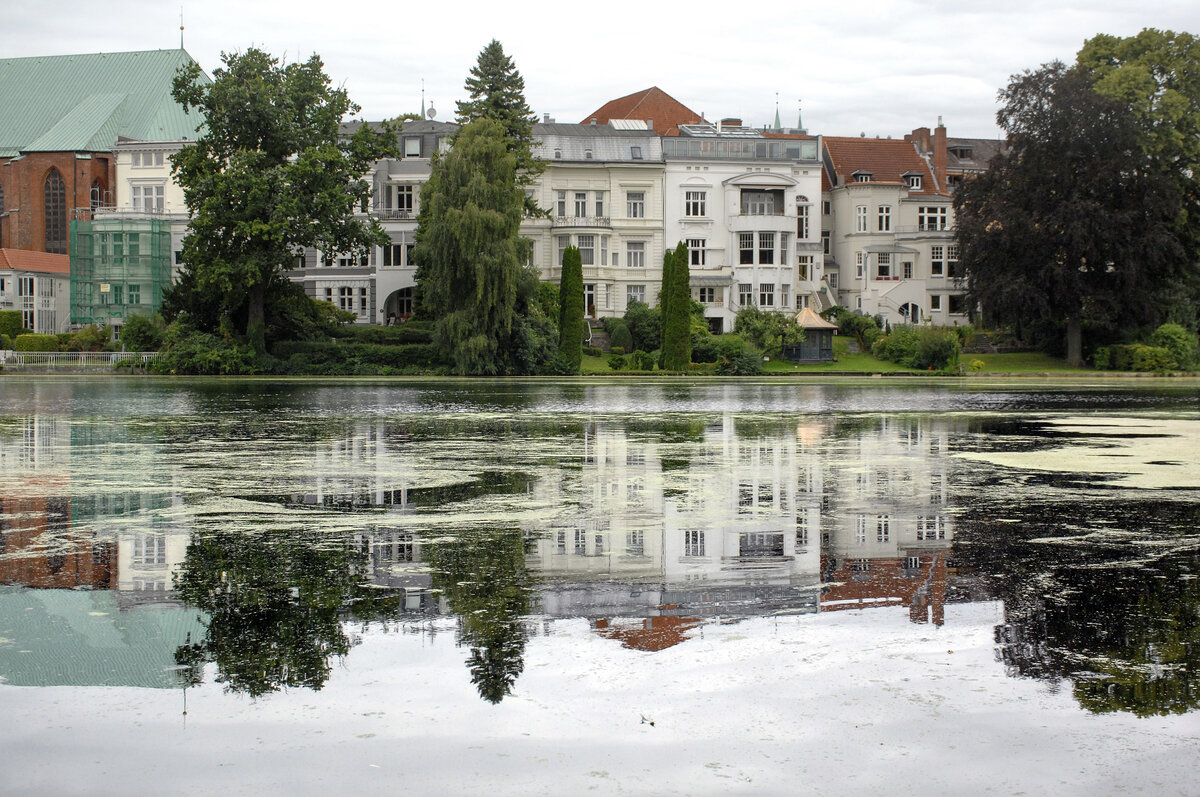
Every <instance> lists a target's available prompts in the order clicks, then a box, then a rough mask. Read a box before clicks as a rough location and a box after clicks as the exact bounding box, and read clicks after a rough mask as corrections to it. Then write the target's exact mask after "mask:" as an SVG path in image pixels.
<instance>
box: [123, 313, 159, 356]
mask: <svg viewBox="0 0 1200 797" xmlns="http://www.w3.org/2000/svg"><path fill="white" fill-rule="evenodd" d="M166 334H167V324H166V322H164V321H163V319H162V316H160V315H159V314H158V313H155V314H154V315H142V314H140V313H139V314H135V315H131V316H129V317H128V318H126V319H125V326H123V327H121V342H122V343H124V344H125V349H126V350H127V351H158V350H159V349H161V348H162V345H163V340H165V338H166Z"/></svg>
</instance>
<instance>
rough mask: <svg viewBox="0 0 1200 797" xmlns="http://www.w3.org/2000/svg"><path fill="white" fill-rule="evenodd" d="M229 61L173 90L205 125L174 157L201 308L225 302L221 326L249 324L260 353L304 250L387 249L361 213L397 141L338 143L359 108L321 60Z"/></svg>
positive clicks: (379, 134)
mask: <svg viewBox="0 0 1200 797" xmlns="http://www.w3.org/2000/svg"><path fill="white" fill-rule="evenodd" d="M222 61H223V63H224V66H223V67H221V68H219V69H217V70H216V71H215V72H214V73H213V81H212V82H211V83H207V82H205V81H204V79H203V76H202V73H201V71H200V68H199V67H198V66H196V65H195V64H191V65H189V66H187V67H184V68H182V69H181V70H180V72H179V73H178V74H177V75H176V77H175V81H174V86H173V91H172V94H173V96H174V97H175V99H176V101H177V102H179V103H180V104H181V105H183V107H184V108H185V109H186V110H188V111H189V112H190V111H191V110H192V109H196V110H198V111H199V112H200V113H201V114H203V116H204V132H203V133H202V134H201V136H200V138H199V139H197V140H196V142H195V143H194V144H190V145H188V146H186V147H184V148H183V149H182V150H180V152H179V153H178V154H176V155H174V156H173V157H172V159H171V161H172V164H173V166H174V174H175V176H176V179H177V180H178V181H179V184H180V185H181V186H182V187H183V192H184V200H185V201H186V203H187V207H188V211H189V212H190V213H191V215H192V220H191V225H190V231H189V233H188V235H187V237H186V238H185V239H184V242H183V250H182V253H181V259H182V262H183V271H184V274H185V284H188V285H191V286H192V289H193V291H192V293H193V294H194V295H195V298H196V300H197V301H198V302H201V303H206V302H211V301H212V299H213V297H219V299H218V302H217V303H218V306H219V316H220V317H222V318H226V319H232V318H238V319H240V318H243V317H244V319H245V331H246V336H247V338H248V339H249V342H250V343H251V344H252V345H253V346H254V347H255V349H256V350H257V351H259V352H261V351H263V349H264V346H265V340H264V333H265V329H266V319H265V312H266V308H267V306H268V304H269V302H268V298H269V293H270V292H271V291H273V290H281V289H283V286H284V285H285V284H286V279H285V278H284V277H283V273H284V271H285V270H286V269H287V268H288V267H289V266H290V265H291V264H292V263H293V262H294V261H295V259H296V254H297V252H299V251H301V250H302V249H303V248H305V247H315V248H317V249H319V250H320V251H322V252H325V253H333V252H340V253H350V254H353V255H356V256H361V255H365V254H366V253H367V252H368V250H369V248H370V247H371V246H373V245H375V244H379V243H384V242H386V238H385V236H384V234H383V232H382V230H381V229H380V228H379V226H378V224H377V223H376V222H375V221H374V220H373V219H366V218H364V217H361V216H355V213H354V211H355V209H356V208H358V207H359V206H361V205H362V204H363V203H365V202H366V201H367V200H368V199H369V197H370V192H371V187H370V185H369V184H368V183H367V182H366V181H364V180H363V179H362V176H363V174H364V173H365V172H366V171H367V169H368V167H369V166H370V164H371V162H372V161H374V160H377V159H379V158H383V157H388V156H393V155H395V154H396V137H395V131H394V130H393V129H392V128H391V126H390V125H384V126H383V129H382V130H376V129H373V128H372V127H371V126H369V125H361V126H360V127H359V128H358V129H357V131H356V132H355V133H354V135H352V136H349V137H345V136H343V135H341V132H340V125H341V122H342V119H343V118H345V117H346V116H347V115H349V114H354V113H356V112H357V111H358V110H359V108H358V106H357V105H355V104H354V103H353V102H351V101H350V98H349V96H348V95H347V93H346V90H345V89H343V88H334V87H333V86H332V85H331V83H330V81H329V78H328V76H326V74H325V72H324V64H323V63H322V61H321V59H320V57H319V56H316V55H313V56H312V57H311V58H309V59H308V60H307V61H304V62H296V63H292V64H287V65H281V64H280V63H279V61H278V59H276V58H274V57H272V56H270V55H268V54H267V53H265V52H263V51H261V50H258V49H255V48H250V49H248V50H246V51H245V52H243V53H225V54H223V55H222ZM187 303H188V299H187V297H183V301H182V304H183V305H184V307H183V308H182V309H184V310H186V309H187V307H186V305H187ZM198 315H203V313H200V314H198Z"/></svg>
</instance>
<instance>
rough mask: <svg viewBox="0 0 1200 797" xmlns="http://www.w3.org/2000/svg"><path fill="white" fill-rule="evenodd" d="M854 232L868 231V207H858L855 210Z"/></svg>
mask: <svg viewBox="0 0 1200 797" xmlns="http://www.w3.org/2000/svg"><path fill="white" fill-rule="evenodd" d="M854 231H855V232H866V231H867V206H866V205H857V206H855V208H854Z"/></svg>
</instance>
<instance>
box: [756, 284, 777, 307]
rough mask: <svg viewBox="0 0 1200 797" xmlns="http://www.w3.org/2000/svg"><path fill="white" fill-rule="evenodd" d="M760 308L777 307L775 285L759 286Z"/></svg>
mask: <svg viewBox="0 0 1200 797" xmlns="http://www.w3.org/2000/svg"><path fill="white" fill-rule="evenodd" d="M758 306H759V307H774V306H775V283H773V282H763V283H760V284H759V286H758Z"/></svg>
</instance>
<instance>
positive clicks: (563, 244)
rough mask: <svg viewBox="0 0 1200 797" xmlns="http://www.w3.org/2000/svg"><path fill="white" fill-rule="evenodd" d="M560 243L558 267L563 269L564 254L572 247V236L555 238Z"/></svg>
mask: <svg viewBox="0 0 1200 797" xmlns="http://www.w3.org/2000/svg"><path fill="white" fill-rule="evenodd" d="M555 238H556V240H557V243H558V266H559V268H562V264H563V254H564V253H565V252H566V251H567V247H568V246H570V245H571V236H569V235H558V236H555Z"/></svg>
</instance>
